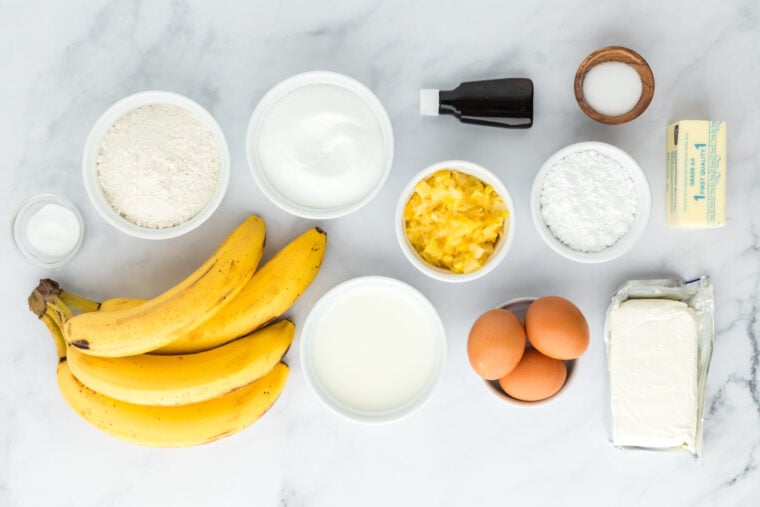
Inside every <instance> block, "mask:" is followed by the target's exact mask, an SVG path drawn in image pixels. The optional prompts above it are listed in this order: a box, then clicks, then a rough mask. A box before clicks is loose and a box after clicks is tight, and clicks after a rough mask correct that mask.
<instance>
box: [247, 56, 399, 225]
mask: <svg viewBox="0 0 760 507" xmlns="http://www.w3.org/2000/svg"><path fill="white" fill-rule="evenodd" d="M246 149H247V155H248V165H249V167H250V170H251V174H252V175H253V178H254V180H255V181H256V184H257V185H258V187H259V188H260V189H261V191H262V193H263V194H264V195H265V196H266V197H267V198H268V199H269V200H270V201H272V202H273V203H274V204H276V205H277V206H279V207H280V208H281V209H283V210H285V211H287V212H289V213H291V214H293V215H296V216H300V217H304V218H311V219H328V218H337V217H340V216H343V215H347V214H349V213H351V212H353V211H356V210H357V209H359V208H361V207H362V206H364V205H365V204H367V203H368V202H369V201H371V200H372V199H373V198H374V197H375V195H377V193H378V192H379V191H380V189H381V188H382V186H383V184H384V183H385V181H386V179H387V178H388V175H389V174H390V170H391V164H392V162H393V131H392V128H391V122H390V119H389V118H388V114H387V113H386V111H385V108H384V107H383V105H382V104H381V103H380V100H378V98H377V97H376V96H375V94H374V93H372V91H371V90H370V89H369V88H367V87H366V86H364V85H363V84H362V83H360V82H359V81H356V80H355V79H353V78H350V77H348V76H345V75H343V74H338V73H335V72H327V71H315V72H305V73H302V74H297V75H295V76H292V77H290V78H288V79H286V80H284V81H282V82H280V83H279V84H277V85H275V86H274V87H273V88H272V89H271V90H269V92H267V94H266V95H264V97H263V98H262V99H261V101H260V102H259V103H258V105H257V106H256V108H255V110H254V111H253V114H252V115H251V119H250V122H249V124H248V133H247V136H246Z"/></svg>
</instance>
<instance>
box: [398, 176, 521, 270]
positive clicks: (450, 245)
mask: <svg viewBox="0 0 760 507" xmlns="http://www.w3.org/2000/svg"><path fill="white" fill-rule="evenodd" d="M508 216H509V210H507V207H506V205H505V204H504V200H503V199H502V198H501V196H499V194H497V193H496V191H495V190H494V189H493V187H492V186H491V185H486V184H485V183H483V182H482V181H480V180H479V179H478V178H476V177H475V176H471V175H469V174H465V173H461V172H459V171H455V170H453V169H443V170H441V171H438V172H436V173H435V174H433V175H432V176H430V177H429V178H427V179H425V180H422V181H420V182H419V183H417V185H416V186H415V187H414V192H413V193H412V196H411V197H410V198H409V201H407V203H406V207H405V208H404V221H405V223H406V236H407V238H409V242H410V243H411V244H412V246H414V248H415V250H417V252H418V253H419V254H420V256H422V258H423V259H425V261H426V262H428V263H429V264H432V265H433V266H437V267H440V268H444V269H448V270H450V271H451V272H453V273H471V272H473V271H477V270H478V269H480V268H481V267H483V265H484V264H485V263H486V261H488V258H489V257H490V255H491V254H492V253H493V249H494V245H496V242H497V241H498V240H499V238H500V237H501V233H502V231H503V230H504V221H505V220H506V219H507V217H508Z"/></svg>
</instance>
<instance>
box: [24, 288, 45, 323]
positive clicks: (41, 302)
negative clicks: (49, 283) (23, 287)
mask: <svg viewBox="0 0 760 507" xmlns="http://www.w3.org/2000/svg"><path fill="white" fill-rule="evenodd" d="M26 301H27V303H29V309H30V310H31V311H32V313H34V314H35V315H36V316H37V318H42V316H43V315H45V311H46V310H47V304H46V303H45V298H44V297H42V294H40V292H39V290H37V289H34V290H33V291H32V293H31V294H30V295H29V297H28V298H27V300H26Z"/></svg>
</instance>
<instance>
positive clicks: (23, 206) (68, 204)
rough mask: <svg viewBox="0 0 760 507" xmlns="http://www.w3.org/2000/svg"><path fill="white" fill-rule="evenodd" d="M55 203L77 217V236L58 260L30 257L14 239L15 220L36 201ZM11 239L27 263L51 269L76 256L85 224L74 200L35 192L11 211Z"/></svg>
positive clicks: (82, 237) (58, 195)
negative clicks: (42, 259)
mask: <svg viewBox="0 0 760 507" xmlns="http://www.w3.org/2000/svg"><path fill="white" fill-rule="evenodd" d="M51 202H52V203H56V204H60V205H62V206H64V207H65V208H66V209H68V210H70V211H71V212H72V213H74V215H75V216H76V218H77V222H79V237H78V238H77V242H76V244H75V245H74V247H73V248H72V249H71V250H70V251H69V252H68V253H67V254H66V255H62V256H61V257H60V258H59V259H58V260H56V261H52V262H42V261H40V260H38V259H36V258H34V257H32V254H31V253H30V252H27V251H26V248H25V247H23V246H22V245H20V244H19V242H18V240H17V239H16V222H17V221H18V220H19V218H20V217H21V214H22V213H23V212H25V211H26V210H27V209H28V208H29V207H30V206H32V205H34V204H37V203H51ZM10 225H11V239H12V240H13V241H12V243H13V246H14V248H15V249H16V252H18V253H19V254H20V255H21V257H23V258H24V260H25V261H27V262H28V263H29V264H32V265H33V266H37V267H39V268H42V269H53V268H59V267H61V266H63V265H64V264H66V263H68V262H69V261H70V260H71V259H73V258H74V257H76V255H77V253H79V250H80V249H81V248H82V243H83V242H84V233H85V226H84V219H83V218H82V213H81V212H80V211H79V208H78V207H77V205H76V204H74V201H72V200H71V199H69V198H68V197H66V196H64V195H60V194H53V193H50V192H44V193H41V194H35V195H31V196H29V197H27V198H26V199H24V200H23V201H21V203H19V204H18V206H16V209H15V210H14V211H13V215H12V217H11V222H10Z"/></svg>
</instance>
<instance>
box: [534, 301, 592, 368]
mask: <svg viewBox="0 0 760 507" xmlns="http://www.w3.org/2000/svg"><path fill="white" fill-rule="evenodd" d="M525 332H526V333H527V334H528V340H530V343H531V344H532V345H533V346H534V347H535V348H536V349H538V351H539V352H541V353H542V354H544V355H546V356H549V357H553V358H554V359H575V358H576V357H579V356H580V355H581V354H583V353H584V352H585V351H586V349H587V348H588V342H589V332H588V323H587V322H586V319H585V317H583V314H582V313H581V311H580V310H579V309H578V307H577V306H575V305H574V304H573V303H571V302H570V301H568V300H567V299H564V298H561V297H559V296H546V297H542V298H538V299H537V300H535V301H533V303H531V305H530V306H529V307H528V311H527V312H525Z"/></svg>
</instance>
